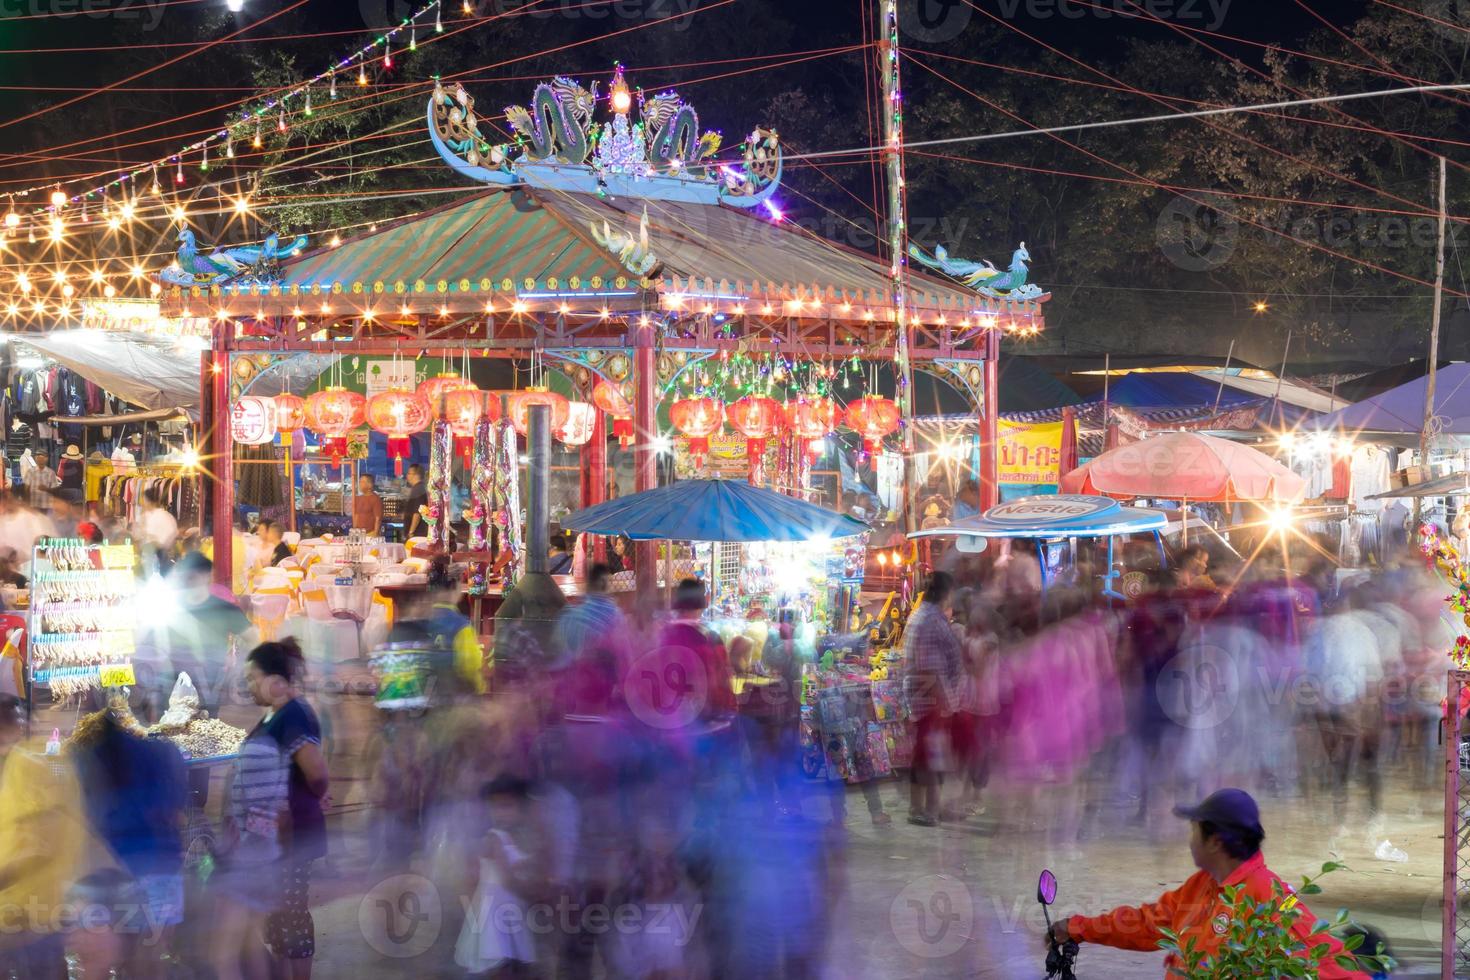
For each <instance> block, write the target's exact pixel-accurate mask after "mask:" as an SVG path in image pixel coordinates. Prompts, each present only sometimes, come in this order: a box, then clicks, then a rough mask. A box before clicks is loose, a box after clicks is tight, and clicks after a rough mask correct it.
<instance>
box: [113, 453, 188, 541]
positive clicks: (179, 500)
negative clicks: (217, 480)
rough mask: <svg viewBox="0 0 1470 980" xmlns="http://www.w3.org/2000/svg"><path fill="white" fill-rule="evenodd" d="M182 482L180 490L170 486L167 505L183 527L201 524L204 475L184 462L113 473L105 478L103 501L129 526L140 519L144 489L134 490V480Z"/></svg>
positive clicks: (146, 464)
mask: <svg viewBox="0 0 1470 980" xmlns="http://www.w3.org/2000/svg"><path fill="white" fill-rule="evenodd" d="M138 480H142V481H148V482H150V484H152V483H154V482H156V481H163V482H165V483H166V482H171V481H174V480H177V481H178V486H177V487H166V490H167V492H166V493H165V494H164V500H163V506H164V509H166V510H167V511H168V512H169V513H171V514H173V515H174V517H176V518H177V519H178V522H179V525H180V527H188V526H193V525H197V524H199V523H200V518H201V516H202V500H203V497H202V488H201V486H200V476H199V474H198V472H197V471H195V470H194V469H193V468H192V467H189V466H186V465H184V464H183V463H139V464H137V465H135V466H133V467H131V468H129V469H128V470H126V471H124V472H121V473H113V474H111V475H110V476H104V477H102V479H101V493H100V494H99V498H100V499H101V500H102V501H104V502H107V503H111V504H112V505H113V511H114V513H116V514H117V515H118V516H119V517H122V518H125V519H126V520H127V521H128V522H129V523H131V522H132V521H134V520H135V519H136V518H137V516H138V504H139V502H140V500H141V498H142V496H143V489H146V487H145V488H143V489H139V488H136V487H130V486H129V485H128V484H129V483H131V482H133V481H138Z"/></svg>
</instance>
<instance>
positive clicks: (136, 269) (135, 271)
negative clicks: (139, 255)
mask: <svg viewBox="0 0 1470 980" xmlns="http://www.w3.org/2000/svg"><path fill="white" fill-rule="evenodd" d="M128 272H129V273H130V274H131V275H132V277H133V278H134V279H142V278H143V267H142V266H141V265H138V264H137V263H134V264H133V267H132V268H131V269H129V270H128Z"/></svg>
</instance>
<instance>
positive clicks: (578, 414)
mask: <svg viewBox="0 0 1470 980" xmlns="http://www.w3.org/2000/svg"><path fill="white" fill-rule="evenodd" d="M596 426H597V406H596V405H591V404H588V403H587V402H568V403H567V420H566V422H564V423H563V424H562V425H560V426H558V427H557V428H556V430H555V431H554V432H552V433H551V434H552V435H553V436H555V437H556V439H557V441H559V442H561V443H563V444H564V445H568V446H585V445H586V444H587V443H588V442H590V441H591V440H592V430H593V429H594V428H595V427H596Z"/></svg>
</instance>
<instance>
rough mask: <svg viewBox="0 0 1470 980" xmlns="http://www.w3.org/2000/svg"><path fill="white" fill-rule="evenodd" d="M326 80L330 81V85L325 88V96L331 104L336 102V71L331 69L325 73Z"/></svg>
mask: <svg viewBox="0 0 1470 980" xmlns="http://www.w3.org/2000/svg"><path fill="white" fill-rule="evenodd" d="M327 79H328V80H329V81H330V84H329V85H328V86H327V96H328V98H330V99H331V100H332V101H333V102H336V101H337V69H335V68H333V69H331V70H330V71H328V72H327Z"/></svg>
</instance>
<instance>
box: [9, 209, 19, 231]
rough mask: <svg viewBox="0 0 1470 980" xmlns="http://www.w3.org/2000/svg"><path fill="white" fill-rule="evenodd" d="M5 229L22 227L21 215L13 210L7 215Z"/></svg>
mask: <svg viewBox="0 0 1470 980" xmlns="http://www.w3.org/2000/svg"><path fill="white" fill-rule="evenodd" d="M5 227H7V228H19V227H20V215H18V214H16V213H15V212H14V211H13V210H12V211H9V212H7V213H6V215H5Z"/></svg>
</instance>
